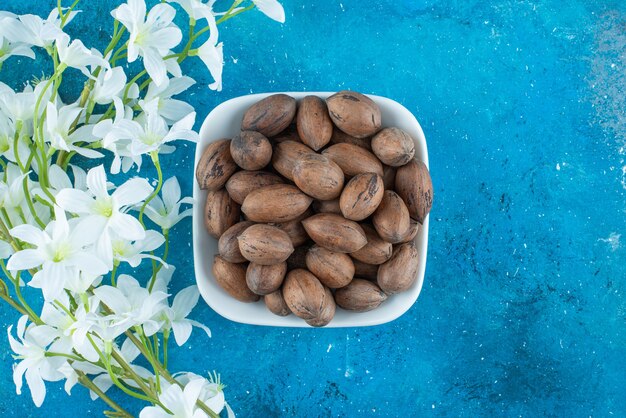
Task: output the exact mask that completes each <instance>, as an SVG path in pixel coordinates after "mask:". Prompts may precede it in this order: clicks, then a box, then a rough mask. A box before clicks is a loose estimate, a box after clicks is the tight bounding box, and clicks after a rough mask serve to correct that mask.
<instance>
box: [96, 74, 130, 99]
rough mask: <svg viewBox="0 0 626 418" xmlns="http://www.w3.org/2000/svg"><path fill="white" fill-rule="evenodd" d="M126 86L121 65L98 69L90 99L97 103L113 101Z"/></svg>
mask: <svg viewBox="0 0 626 418" xmlns="http://www.w3.org/2000/svg"><path fill="white" fill-rule="evenodd" d="M125 86H126V73H125V72H124V69H123V68H122V67H114V68H111V69H108V70H105V71H100V73H99V74H98V77H96V79H95V83H94V86H93V93H92V100H93V101H94V102H96V103H97V104H101V105H105V104H109V103H111V102H112V101H113V98H114V97H120V94H121V93H122V91H123V90H124V87H125Z"/></svg>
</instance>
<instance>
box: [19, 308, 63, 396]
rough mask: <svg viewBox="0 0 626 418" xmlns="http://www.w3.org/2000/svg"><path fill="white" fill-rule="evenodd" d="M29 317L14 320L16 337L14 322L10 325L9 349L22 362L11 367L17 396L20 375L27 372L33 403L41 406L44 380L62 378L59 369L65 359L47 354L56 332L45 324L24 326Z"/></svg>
mask: <svg viewBox="0 0 626 418" xmlns="http://www.w3.org/2000/svg"><path fill="white" fill-rule="evenodd" d="M27 320H28V318H27V317H26V316H22V317H21V318H20V319H19V321H18V323H17V338H18V339H19V341H18V340H16V339H15V338H13V335H11V331H12V329H13V325H11V326H9V328H8V330H7V333H8V336H9V344H10V345H11V349H12V350H13V351H14V352H15V354H17V356H16V357H15V358H16V359H20V360H21V361H20V362H19V363H18V364H17V366H15V368H14V369H13V382H14V383H15V390H16V392H17V394H18V395H20V394H21V393H22V378H23V376H24V375H26V383H27V384H28V387H29V388H30V393H31V396H32V398H33V402H34V403H35V405H37V406H41V404H42V403H43V400H44V398H45V397H46V386H45V384H44V380H47V381H49V382H55V381H58V380H61V379H63V374H62V373H60V372H59V371H58V369H59V368H60V367H61V366H62V365H63V364H64V363H65V362H66V359H65V358H64V357H58V356H51V357H48V356H46V347H48V346H49V345H50V344H51V343H52V342H53V340H54V339H55V336H56V333H55V332H54V329H53V328H52V327H49V326H47V325H40V326H33V325H31V326H29V327H28V328H26V321H27ZM67 349H68V347H57V346H55V344H53V345H52V346H51V347H50V351H52V352H65V350H67Z"/></svg>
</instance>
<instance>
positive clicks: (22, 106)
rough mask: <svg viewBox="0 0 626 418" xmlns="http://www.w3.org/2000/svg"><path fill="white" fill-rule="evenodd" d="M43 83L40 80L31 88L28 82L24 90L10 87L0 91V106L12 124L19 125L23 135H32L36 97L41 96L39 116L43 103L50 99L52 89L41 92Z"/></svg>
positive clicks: (43, 108)
mask: <svg viewBox="0 0 626 418" xmlns="http://www.w3.org/2000/svg"><path fill="white" fill-rule="evenodd" d="M53 84H54V83H53ZM45 85H46V82H40V83H38V84H37V85H36V86H35V88H34V89H33V88H32V86H31V85H30V84H27V85H26V87H24V90H23V91H22V92H18V93H16V92H14V91H13V90H11V89H6V90H2V91H1V92H0V108H1V109H2V111H3V112H4V113H5V114H6V116H7V117H8V118H9V119H11V121H12V122H13V124H15V125H18V124H20V125H21V127H22V130H21V134H22V135H23V136H30V135H32V131H33V128H32V120H33V117H34V115H35V103H36V101H37V98H38V97H40V96H42V100H41V105H40V107H39V115H40V116H41V114H42V113H43V111H44V110H45V106H43V104H44V103H47V102H48V101H49V100H50V97H51V95H52V89H51V88H48V90H46V91H45V92H43V88H44V86H45Z"/></svg>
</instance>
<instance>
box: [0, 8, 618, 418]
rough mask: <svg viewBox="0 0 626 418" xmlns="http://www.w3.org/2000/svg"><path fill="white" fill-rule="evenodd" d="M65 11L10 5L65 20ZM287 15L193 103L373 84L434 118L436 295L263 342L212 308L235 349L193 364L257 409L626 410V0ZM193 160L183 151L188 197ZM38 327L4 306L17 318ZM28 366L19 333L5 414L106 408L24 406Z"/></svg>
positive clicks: (241, 412)
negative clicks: (20, 364) (383, 316)
mask: <svg viewBox="0 0 626 418" xmlns="http://www.w3.org/2000/svg"><path fill="white" fill-rule="evenodd" d="M43 3H50V4H52V2H51V1H48V2H43V1H40V2H35V1H34V0H28V1H19V2H18V1H10V2H6V3H5V4H4V6H5V7H7V8H8V9H9V10H11V11H14V12H19V13H23V12H37V13H40V14H47V10H48V9H49V8H50V5H47V6H45V7H44V5H43ZM110 3H111V2H107V1H103V0H100V1H90V2H88V3H87V2H84V3H83V9H84V12H83V14H82V15H80V16H79V17H77V19H76V20H75V21H74V22H73V23H72V25H71V28H72V31H73V33H81V34H83V35H82V36H83V37H84V38H86V41H87V42H86V43H87V44H88V45H91V44H93V45H98V46H102V45H103V44H104V43H106V42H107V36H108V33H109V32H108V28H109V27H110V23H111V19H110V18H109V17H108V10H109V9H110V8H111V7H112V6H111V5H110ZM487 3H491V4H490V5H488V4H487ZM285 7H286V14H287V22H286V23H285V25H282V26H281V25H279V24H276V23H274V22H271V21H269V20H267V19H265V18H263V16H262V15H261V14H260V13H259V12H257V11H253V12H249V13H246V14H245V15H242V16H241V17H240V18H237V19H233V20H231V21H230V22H227V24H225V25H224V26H223V27H222V29H221V34H222V35H221V36H222V39H223V41H224V45H225V49H224V50H225V57H226V67H225V69H224V90H223V91H222V92H221V93H215V92H211V91H209V90H208V89H207V88H205V85H206V84H208V82H209V78H208V77H206V76H204V75H203V70H202V68H201V66H199V65H197V68H193V69H192V70H191V72H192V73H193V75H194V76H195V77H196V79H197V80H198V81H199V85H198V86H195V87H194V88H193V89H192V90H191V95H190V96H188V97H189V98H190V100H191V102H192V103H193V104H194V105H195V106H196V107H197V109H198V114H199V118H200V119H202V118H203V117H204V115H206V114H207V113H208V112H209V111H210V110H211V109H212V108H213V107H214V106H216V105H217V104H218V103H220V102H222V101H224V100H227V99H229V98H232V97H236V96H239V95H242V94H246V93H253V92H255V93H256V92H265V91H278V90H338V89H343V88H351V89H354V90H359V91H363V92H368V93H374V94H379V95H383V96H387V97H390V98H392V99H394V100H397V101H399V102H400V103H402V104H404V105H405V106H406V107H407V108H408V109H410V110H411V111H412V112H414V113H415V115H416V116H417V118H418V119H419V121H420V122H421V124H422V126H423V128H424V131H425V133H426V137H427V140H428V145H429V151H430V161H431V170H432V176H433V180H434V185H435V203H434V207H433V211H432V215H431V231H430V248H429V259H428V264H427V269H426V279H425V284H424V289H423V291H422V294H421V296H420V298H419V300H418V302H417V303H416V305H415V306H414V307H413V308H412V309H411V310H410V311H409V312H408V313H407V314H406V315H405V316H403V317H402V318H400V319H399V320H397V321H395V322H393V323H391V324H387V325H383V326H378V327H373V328H364V329H334V330H331V329H328V330H306V329H272V328H257V327H252V326H245V325H239V324H235V323H232V322H229V321H227V320H225V319H222V318H221V317H219V316H218V315H217V314H215V313H214V312H213V311H211V309H209V308H208V307H206V306H204V305H203V306H199V307H198V308H197V309H196V311H195V317H196V318H198V319H199V320H201V321H202V322H204V323H206V324H208V325H209V326H210V327H211V328H212V330H213V338H212V339H211V340H207V338H206V337H205V336H204V335H202V334H201V333H195V334H194V336H193V337H192V339H191V340H190V344H189V345H188V346H186V347H184V348H182V349H178V350H177V351H176V352H175V353H173V354H174V356H173V357H172V359H173V361H172V368H173V369H174V370H181V369H191V370H192V371H195V372H198V373H202V372H206V371H207V370H213V369H217V370H218V371H219V372H220V373H221V374H222V379H223V381H225V382H226V383H227V384H228V388H227V389H226V394H227V398H228V400H229V401H230V402H231V404H232V406H233V408H234V409H235V411H236V412H237V413H238V416H240V417H278V416H299V417H300V416H307V417H317V416H320V417H331V416H332V417H360V416H381V417H394V416H402V417H405V416H423V415H449V416H468V417H473V416H478V415H484V416H493V415H496V414H498V415H507V416H541V415H552V416H607V415H609V414H613V416H624V415H625V414H626V391H625V390H624V383H625V375H624V370H625V369H626V298H625V294H624V292H625V291H626V289H625V287H626V283H625V280H624V279H625V278H626V246H625V245H624V244H623V241H624V240H626V225H625V221H624V219H625V211H626V205H625V199H624V192H625V190H626V163H625V162H624V158H625V152H626V151H625V148H624V147H625V146H626V117H625V116H624V109H625V108H626V99H625V96H624V90H625V88H626V77H625V68H626V32H624V27H626V6H625V5H624V3H623V2H621V1H613V2H611V1H605V2H594V1H581V0H573V1H570V2H561V1H556V0H555V1H541V0H537V1H534V2H529V1H504V0H498V1H495V2H480V1H476V0H474V1H467V2H457V1H452V0H442V1H434V0H433V1H408V0H404V1H397V0H396V1H392V0H386V1H381V2H374V1H372V2H364V1H363V0H342V1H341V3H339V2H337V1H317V2H313V1H312V0H304V1H303V2H295V1H294V2H289V4H286V5H285ZM19 76H21V75H20V74H16V73H15V72H12V71H9V69H8V66H7V65H5V67H4V68H3V69H2V72H1V73H0V77H1V78H2V80H3V81H6V80H7V79H8V80H9V81H10V82H12V83H14V84H15V83H18V82H22V81H23V80H22V79H20V78H14V77H19ZM78 88H80V86H78ZM198 127H199V123H198ZM192 156H193V147H191V146H181V147H180V151H179V153H178V154H177V155H176V156H175V157H169V158H167V157H166V158H165V166H166V167H165V169H166V172H168V173H170V174H172V173H176V174H177V175H178V176H179V178H180V179H181V183H182V184H183V187H184V190H186V191H187V193H188V194H190V193H191V181H192V180H191V179H192V161H193V158H192ZM190 228H191V223H190V221H186V222H183V223H182V224H180V225H179V227H178V228H177V229H176V231H175V233H174V235H173V238H174V239H175V240H176V242H177V245H175V246H174V248H173V250H174V251H173V252H172V258H171V259H172V260H176V261H175V264H176V265H177V266H178V275H177V277H176V286H180V287H182V286H186V285H188V284H190V283H192V282H193V266H192V253H191V247H190V242H191V232H190ZM620 236H621V237H622V239H621V240H620ZM16 319H17V317H16V316H15V315H14V313H13V312H11V311H9V310H8V309H7V308H6V307H4V306H2V307H0V321H1V323H2V324H8V323H11V322H14V321H15V320H16ZM10 364H11V358H10V356H9V354H8V344H7V342H6V339H5V338H4V337H3V338H0V365H1V366H2V372H0V393H2V396H0V415H2V416H11V417H25V416H44V415H47V416H60V415H61V414H62V415H63V416H68V417H69V416H89V417H91V416H93V417H97V416H100V413H101V411H102V409H103V408H104V406H103V404H102V403H100V402H96V403H92V402H89V401H88V397H87V395H86V391H85V390H83V389H82V388H80V387H77V388H76V389H74V392H73V394H72V397H71V398H68V397H67V396H66V395H65V393H64V392H63V390H62V387H61V385H58V384H56V385H55V384H48V386H47V387H48V398H47V399H46V402H45V404H44V405H43V407H42V408H40V409H36V408H35V407H34V406H33V405H32V403H31V401H30V399H29V397H28V395H27V394H26V395H24V396H21V397H17V396H15V395H14V387H13V383H12V381H11V366H10ZM116 399H121V397H120V396H116ZM68 401H69V402H68ZM127 405H128V406H129V408H131V409H132V410H134V411H137V410H138V408H139V407H140V404H139V403H135V402H130V403H127Z"/></svg>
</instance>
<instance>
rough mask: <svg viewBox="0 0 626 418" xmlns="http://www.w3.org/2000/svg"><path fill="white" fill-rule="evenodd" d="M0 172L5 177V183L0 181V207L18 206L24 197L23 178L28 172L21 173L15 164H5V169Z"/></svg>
mask: <svg viewBox="0 0 626 418" xmlns="http://www.w3.org/2000/svg"><path fill="white" fill-rule="evenodd" d="M0 174H2V176H3V177H4V178H6V183H5V182H4V181H0V207H3V208H16V207H19V206H20V205H21V204H22V202H24V199H25V197H24V178H25V177H27V176H28V173H24V174H22V172H21V171H20V169H19V168H18V167H17V166H16V165H15V164H7V168H6V171H5V172H4V173H0Z"/></svg>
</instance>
